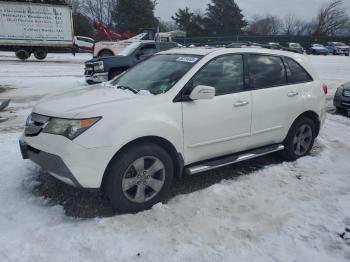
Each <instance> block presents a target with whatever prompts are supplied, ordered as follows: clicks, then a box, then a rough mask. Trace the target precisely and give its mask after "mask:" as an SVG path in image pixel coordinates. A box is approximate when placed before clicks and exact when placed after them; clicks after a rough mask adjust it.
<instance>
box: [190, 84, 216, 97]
mask: <svg viewBox="0 0 350 262" xmlns="http://www.w3.org/2000/svg"><path fill="white" fill-rule="evenodd" d="M214 97H215V88H214V87H212V86H203V85H199V86H196V87H195V88H194V89H193V90H192V92H191V94H190V98H191V99H192V100H210V99H213V98H214Z"/></svg>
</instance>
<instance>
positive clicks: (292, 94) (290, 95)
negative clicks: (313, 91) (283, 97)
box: [287, 91, 299, 97]
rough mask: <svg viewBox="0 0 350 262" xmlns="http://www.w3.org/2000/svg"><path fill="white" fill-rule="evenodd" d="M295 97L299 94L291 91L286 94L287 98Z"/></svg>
mask: <svg viewBox="0 0 350 262" xmlns="http://www.w3.org/2000/svg"><path fill="white" fill-rule="evenodd" d="M297 95H299V93H298V92H296V91H291V92H289V93H288V94H287V96H289V97H293V96H297Z"/></svg>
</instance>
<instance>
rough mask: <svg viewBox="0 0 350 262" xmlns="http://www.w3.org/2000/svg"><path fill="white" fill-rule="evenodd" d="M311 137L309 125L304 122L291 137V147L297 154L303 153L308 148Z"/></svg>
mask: <svg viewBox="0 0 350 262" xmlns="http://www.w3.org/2000/svg"><path fill="white" fill-rule="evenodd" d="M312 137H313V134H312V129H311V127H310V126H309V125H307V124H304V125H301V126H300V127H299V129H298V130H297V132H296V134H295V136H294V139H293V149H294V153H295V154H296V155H297V156H302V155H304V154H305V153H306V152H307V151H308V150H309V149H310V146H311V143H312Z"/></svg>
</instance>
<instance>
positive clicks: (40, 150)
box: [20, 133, 117, 189]
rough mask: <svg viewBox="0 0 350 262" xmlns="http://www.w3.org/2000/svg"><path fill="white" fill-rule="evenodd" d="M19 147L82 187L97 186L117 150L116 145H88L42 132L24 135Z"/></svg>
mask: <svg viewBox="0 0 350 262" xmlns="http://www.w3.org/2000/svg"><path fill="white" fill-rule="evenodd" d="M20 148H21V152H22V156H23V158H24V159H30V160H31V161H33V162H34V163H36V164H37V165H39V166H40V167H41V168H43V169H44V170H46V171H48V173H49V174H50V175H52V176H54V177H56V178H57V179H59V180H61V181H63V182H65V183H67V184H70V185H73V186H76V187H82V188H89V189H98V188H100V187H101V184H102V179H103V175H104V173H105V170H106V168H107V166H108V164H109V161H110V160H111V159H112V158H113V156H114V154H115V153H116V152H117V150H116V148H114V147H101V148H86V147H83V146H81V145H79V144H77V143H75V142H74V141H71V140H69V139H67V138H65V137H63V136H59V135H52V134H46V133H40V134H39V135H38V136H33V137H30V136H22V137H21V139H20Z"/></svg>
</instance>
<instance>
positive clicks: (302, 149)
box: [282, 117, 316, 161]
mask: <svg viewBox="0 0 350 262" xmlns="http://www.w3.org/2000/svg"><path fill="white" fill-rule="evenodd" d="M315 138H316V127H315V123H314V122H313V121H312V120H311V119H310V118H308V117H304V118H300V119H298V120H297V121H296V122H295V123H294V124H293V125H292V127H291V129H290V130H289V133H288V135H287V138H286V140H285V141H284V147H285V148H284V151H283V152H282V155H283V157H285V158H286V159H287V160H289V161H295V160H297V159H298V158H300V157H303V156H306V155H308V154H309V153H310V151H311V149H312V147H313V145H314V142H315Z"/></svg>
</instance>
